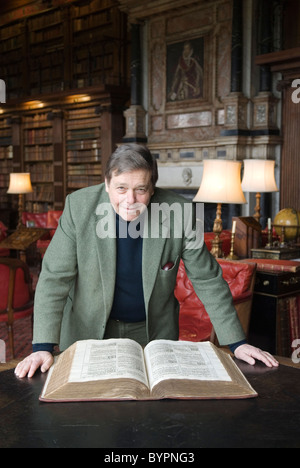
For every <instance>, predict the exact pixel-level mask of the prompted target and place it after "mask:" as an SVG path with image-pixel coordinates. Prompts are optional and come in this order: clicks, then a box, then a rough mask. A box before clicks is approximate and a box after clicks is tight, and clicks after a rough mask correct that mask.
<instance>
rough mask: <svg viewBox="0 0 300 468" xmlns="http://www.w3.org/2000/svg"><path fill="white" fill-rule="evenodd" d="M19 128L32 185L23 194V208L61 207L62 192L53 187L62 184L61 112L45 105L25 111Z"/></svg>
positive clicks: (39, 210) (44, 208)
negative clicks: (56, 111)
mask: <svg viewBox="0 0 300 468" xmlns="http://www.w3.org/2000/svg"><path fill="white" fill-rule="evenodd" d="M22 131H23V166H24V170H25V172H29V173H30V176H31V182H32V188H33V193H32V194H29V195H27V196H26V210H27V211H30V212H35V213H40V212H45V211H48V210H53V209H61V207H62V200H61V199H62V197H61V195H63V194H62V193H60V191H59V190H57V188H62V185H63V160H62V156H63V148H62V114H61V113H60V112H58V113H55V112H53V111H52V110H49V109H48V110H47V111H45V112H41V113H40V112H33V113H29V114H27V115H25V116H23V119H22ZM57 169H58V170H57ZM55 176H56V177H55ZM57 192H58V195H57ZM62 192H63V190H62Z"/></svg>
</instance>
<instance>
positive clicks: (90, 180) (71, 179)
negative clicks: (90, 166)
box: [68, 175, 101, 189]
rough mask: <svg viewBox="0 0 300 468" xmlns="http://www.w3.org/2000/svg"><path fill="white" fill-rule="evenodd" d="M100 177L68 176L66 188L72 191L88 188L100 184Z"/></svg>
mask: <svg viewBox="0 0 300 468" xmlns="http://www.w3.org/2000/svg"><path fill="white" fill-rule="evenodd" d="M100 182H101V180H100V176H98V175H97V176H96V175H93V176H92V175H86V176H84V175H70V176H68V187H69V188H73V189H78V188H83V187H89V186H91V185H98V184H100Z"/></svg>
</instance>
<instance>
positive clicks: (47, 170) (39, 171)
mask: <svg viewBox="0 0 300 468" xmlns="http://www.w3.org/2000/svg"><path fill="white" fill-rule="evenodd" d="M25 171H26V172H30V178H31V182H33V183H35V182H53V180H54V176H53V165H52V164H38V165H36V166H32V165H30V166H26V167H25Z"/></svg>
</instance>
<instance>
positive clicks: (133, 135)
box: [123, 24, 147, 143]
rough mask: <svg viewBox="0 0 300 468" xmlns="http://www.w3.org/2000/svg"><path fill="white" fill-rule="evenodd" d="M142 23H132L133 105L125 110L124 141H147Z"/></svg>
mask: <svg viewBox="0 0 300 468" xmlns="http://www.w3.org/2000/svg"><path fill="white" fill-rule="evenodd" d="M140 34H141V31H140V25H139V24H132V25H131V64H130V78H131V105H130V107H129V109H127V110H126V111H125V112H124V116H125V119H126V135H125V136H124V138H123V142H139V143H146V142H147V137H146V134H145V115H146V112H145V110H144V108H143V106H142V64H141V41H140Z"/></svg>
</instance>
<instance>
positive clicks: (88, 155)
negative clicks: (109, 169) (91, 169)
mask: <svg viewBox="0 0 300 468" xmlns="http://www.w3.org/2000/svg"><path fill="white" fill-rule="evenodd" d="M67 162H68V163H77V164H85V163H99V162H101V150H100V149H97V150H91V151H69V152H68V156H67Z"/></svg>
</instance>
